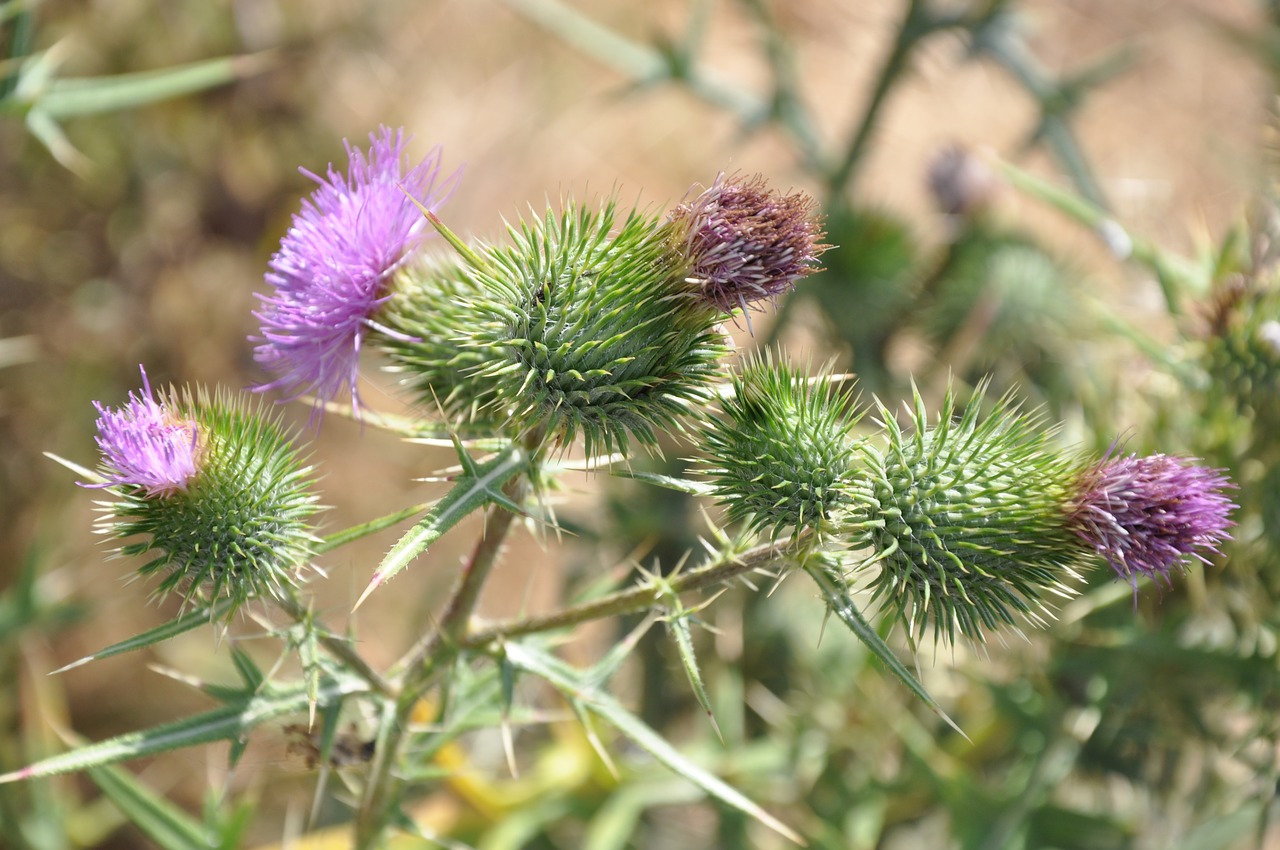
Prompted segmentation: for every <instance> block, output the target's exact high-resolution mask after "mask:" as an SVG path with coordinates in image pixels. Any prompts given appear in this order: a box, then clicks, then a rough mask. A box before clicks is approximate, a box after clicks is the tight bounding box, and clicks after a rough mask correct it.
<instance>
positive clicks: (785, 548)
mask: <svg viewBox="0 0 1280 850" xmlns="http://www.w3.org/2000/svg"><path fill="white" fill-rule="evenodd" d="M791 551H795V550H794V548H793V547H792V545H791V544H789V543H788V544H781V543H770V544H766V545H763V546H757V547H755V548H753V549H749V550H747V551H746V552H741V553H739V552H727V553H721V554H719V555H717V556H716V558H715V559H713V560H712V561H711V562H710V563H708V564H705V565H703V566H701V567H698V568H697V569H695V570H691V571H689V572H687V573H680V574H679V575H674V576H668V577H667V578H665V579H663V581H662V582H661V583H657V582H645V583H643V584H639V585H637V586H635V587H632V588H629V589H627V590H620V591H618V592H617V593H611V594H609V595H608V596H604V597H601V598H600V599H593V600H592V601H590V602H584V603H583V604H581V605H575V606H573V607H572V608H564V609H561V610H559V611H552V612H550V613H547V614H539V615H536V616H532V617H521V618H517V619H512V620H507V621H505V622H501V623H492V624H490V625H489V626H487V627H486V628H483V629H481V630H479V631H477V632H474V633H472V634H470V635H467V636H466V637H464V638H463V639H461V640H460V641H459V646H460V647H461V648H464V649H478V648H481V647H484V646H485V645H487V644H490V643H493V642H495V641H500V640H504V639H506V638H512V637H519V636H521V635H530V634H536V633H538V632H547V631H554V630H557V629H564V628H568V627H570V626H576V625H579V624H582V623H587V622H590V621H592V620H599V619H603V618H605V617H613V616H617V615H619V614H629V613H633V612H636V611H643V610H645V609H646V608H651V607H652V606H653V605H654V604H656V603H658V602H659V601H661V599H662V598H663V597H665V596H668V595H669V594H670V593H673V592H674V593H685V592H688V591H693V590H701V589H703V588H706V587H712V586H714V585H718V584H721V583H723V582H726V581H728V580H729V579H732V578H736V577H737V576H740V575H744V574H746V573H750V572H753V571H755V570H759V569H762V568H764V567H766V566H768V565H770V564H774V563H777V562H778V561H779V560H782V559H783V558H785V557H787V555H788V552H791Z"/></svg>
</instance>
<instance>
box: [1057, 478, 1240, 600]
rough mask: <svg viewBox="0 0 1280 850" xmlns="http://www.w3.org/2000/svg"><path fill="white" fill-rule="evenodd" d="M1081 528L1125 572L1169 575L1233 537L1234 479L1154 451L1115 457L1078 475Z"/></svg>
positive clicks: (1076, 514)
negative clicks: (1230, 493)
mask: <svg viewBox="0 0 1280 850" xmlns="http://www.w3.org/2000/svg"><path fill="white" fill-rule="evenodd" d="M1076 486H1077V488H1078V490H1077V495H1076V498H1075V501H1074V504H1073V509H1072V513H1071V523H1072V527H1073V529H1074V530H1075V533H1076V534H1077V535H1078V536H1079V537H1080V538H1081V539H1082V540H1084V541H1085V542H1086V543H1087V544H1088V545H1089V546H1091V547H1092V548H1093V549H1094V551H1096V552H1097V553H1098V554H1099V555H1101V556H1102V557H1104V558H1105V559H1106V560H1107V562H1108V563H1109V564H1110V565H1111V568H1112V569H1114V570H1115V571H1116V573H1117V574H1119V575H1120V576H1121V577H1122V578H1124V579H1127V580H1128V581H1129V582H1130V583H1131V584H1133V585H1134V588H1135V590H1136V588H1137V583H1138V577H1139V576H1140V575H1144V576H1148V577H1150V578H1152V579H1155V580H1157V581H1159V580H1164V581H1168V578H1169V574H1170V573H1171V572H1172V571H1173V569H1174V568H1175V567H1179V566H1180V565H1181V563H1182V562H1183V560H1184V559H1185V558H1186V557H1193V558H1197V559H1199V560H1201V561H1205V562H1206V563H1207V560H1206V557H1205V556H1206V555H1207V554H1210V553H1214V552H1218V551H1219V548H1218V547H1219V544H1221V543H1222V542H1223V541H1224V540H1228V539H1230V534H1228V533H1227V529H1228V528H1230V527H1231V526H1232V525H1234V523H1232V522H1231V521H1230V520H1229V519H1228V514H1230V512H1231V511H1232V510H1233V509H1234V508H1235V507H1236V506H1235V504H1234V503H1233V502H1232V501H1231V500H1230V499H1228V498H1227V497H1226V495H1224V492H1223V491H1224V490H1226V489H1227V488H1230V487H1232V486H1234V485H1232V484H1231V482H1230V481H1228V480H1227V479H1226V477H1224V476H1223V475H1222V471H1221V470H1217V469H1208V468H1206V467H1203V466H1197V465H1196V464H1195V463H1194V462H1193V461H1191V460H1184V459H1179V458H1173V457H1169V456H1167V455H1161V454H1156V455H1150V456H1148V457H1137V456H1130V457H1109V458H1105V459H1104V460H1102V461H1101V462H1100V463H1099V464H1097V465H1096V466H1094V467H1092V468H1090V469H1088V470H1086V471H1085V472H1084V473H1083V474H1082V475H1081V476H1080V477H1079V479H1077V485H1076Z"/></svg>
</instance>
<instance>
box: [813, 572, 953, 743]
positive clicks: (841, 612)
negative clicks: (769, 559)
mask: <svg viewBox="0 0 1280 850" xmlns="http://www.w3.org/2000/svg"><path fill="white" fill-rule="evenodd" d="M804 570H805V572H807V573H808V574H809V575H810V577H812V578H813V580H814V581H815V582H817V584H818V588H819V590H821V591H822V596H823V598H824V599H825V600H826V602H827V608H828V610H830V611H831V613H833V614H835V615H836V619H838V620H839V621H840V622H842V623H844V624H845V625H846V626H848V627H849V630H850V631H852V632H853V633H854V634H855V635H857V636H858V639H859V640H861V641H862V642H863V643H864V644H866V645H867V648H868V649H870V650H871V652H872V653H873V654H874V655H875V656H876V657H877V658H879V659H880V660H881V661H882V662H884V666H885V667H887V668H889V672H890V673H893V675H895V676H897V677H898V679H899V680H900V681H901V682H902V683H903V684H904V685H906V686H907V688H908V689H910V691H911V692H912V693H913V694H915V695H916V696H917V697H919V698H920V699H921V700H923V701H924V704H925V705H927V706H929V708H930V709H931V710H932V711H934V712H935V713H936V714H937V715H938V716H939V717H941V718H942V719H943V720H944V721H945V722H946V724H947V725H948V726H950V727H951V728H952V729H954V730H956V731H957V732H959V733H960V735H961V736H962V737H964V739H965V740H966V741H967V740H968V739H969V736H968V735H965V734H964V731H963V730H961V728H960V727H959V726H957V725H956V723H955V721H954V720H952V719H951V718H950V717H949V716H948V715H947V713H946V712H945V711H943V710H942V706H940V705H938V703H937V702H936V701H935V700H934V698H933V697H931V696H929V692H928V691H926V690H925V689H924V685H922V684H920V681H919V680H918V679H916V677H915V676H913V675H912V674H911V671H910V670H908V669H907V667H906V665H904V664H903V663H902V662H901V661H899V660H898V656H897V655H895V654H894V653H893V650H892V649H890V648H889V645H888V644H887V643H885V642H884V640H883V639H882V638H881V637H880V635H879V634H877V633H876V630H875V629H874V628H872V627H871V624H870V623H868V622H867V621H866V619H865V618H864V617H863V616H862V612H861V611H859V610H858V606H857V605H855V604H854V601H853V599H852V598H851V597H850V596H849V591H848V589H847V588H846V587H845V586H844V583H843V582H839V581H836V580H835V579H834V578H833V577H832V576H831V574H830V573H829V572H828V571H827V568H826V567H824V566H823V565H821V564H819V563H816V562H810V563H808V564H805V566H804Z"/></svg>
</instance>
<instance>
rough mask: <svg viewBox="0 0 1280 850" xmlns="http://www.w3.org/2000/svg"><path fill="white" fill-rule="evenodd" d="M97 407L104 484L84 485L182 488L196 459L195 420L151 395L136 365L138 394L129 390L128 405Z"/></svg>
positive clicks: (160, 491)
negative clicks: (140, 390) (140, 391)
mask: <svg viewBox="0 0 1280 850" xmlns="http://www.w3.org/2000/svg"><path fill="white" fill-rule="evenodd" d="M93 406H94V407H96V408H97V409H98V436H97V437H96V438H95V439H96V440H97V443H98V448H100V449H101V450H102V459H103V462H104V464H105V465H106V467H107V483H105V484H85V485H84V486H86V487H111V486H113V485H118V484H130V485H133V486H135V487H141V488H142V489H143V490H144V491H145V492H146V494H147V495H148V496H167V495H170V494H172V493H175V492H177V491H179V490H185V489H187V483H188V482H189V481H190V480H191V479H192V478H193V477H194V476H195V474H196V471H197V466H198V462H199V432H198V429H197V427H196V423H195V422H193V421H192V420H189V419H180V418H178V417H176V416H175V415H174V414H173V412H172V411H170V410H169V409H167V408H166V407H165V406H164V405H163V404H160V403H159V402H157V401H156V400H155V399H154V398H153V397H152V394H151V383H150V382H149V381H148V380H147V372H146V370H145V369H143V370H142V394H141V395H136V394H134V393H129V402H128V404H126V405H124V406H123V407H121V408H120V409H119V410H110V409H108V408H106V407H103V406H102V405H101V404H100V403H98V402H96V401H95V402H94V403H93Z"/></svg>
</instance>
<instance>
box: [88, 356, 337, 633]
mask: <svg viewBox="0 0 1280 850" xmlns="http://www.w3.org/2000/svg"><path fill="white" fill-rule="evenodd" d="M144 382H145V374H144ZM98 409H99V413H100V414H101V415H100V417H99V419H98V444H99V446H100V447H101V448H102V451H103V456H104V473H105V475H104V477H105V478H106V479H107V484H105V485H97V486H110V487H113V488H114V491H113V492H114V493H115V494H116V495H117V497H118V498H117V499H116V500H115V501H114V502H110V503H107V504H106V505H105V506H104V514H105V515H104V517H103V518H102V520H101V521H100V526H101V529H102V530H103V531H104V532H105V533H108V534H111V535H113V536H115V537H119V538H131V537H139V536H140V537H141V538H142V539H141V540H137V541H135V542H132V543H127V544H125V545H124V546H122V547H121V549H120V552H121V553H122V554H124V555H143V554H148V555H151V556H152V560H151V561H149V562H148V563H147V564H145V565H144V566H143V567H142V568H141V569H140V570H139V572H140V573H141V574H142V575H151V574H153V573H159V574H162V575H163V579H162V581H161V582H160V585H159V587H158V588H157V594H159V595H165V594H167V593H169V592H171V591H174V590H178V591H179V592H181V593H182V595H183V597H184V599H185V600H186V601H188V602H189V601H191V600H193V599H202V600H205V601H210V602H211V601H216V600H219V599H231V600H233V602H234V605H233V606H232V609H231V610H232V611H234V610H235V608H238V607H239V605H241V604H243V603H244V602H246V601H247V600H249V599H252V598H255V597H258V596H262V595H278V594H279V593H281V592H282V591H283V590H284V589H285V588H287V587H291V586H293V585H294V584H295V583H296V581H297V576H298V573H299V571H300V570H301V568H302V567H303V566H305V564H306V563H307V561H308V560H309V559H310V557H311V552H312V546H313V544H314V543H315V537H314V536H313V535H312V533H311V527H310V519H311V517H312V515H314V514H315V513H316V512H317V510H319V508H318V506H317V505H316V497H315V496H314V495H312V493H311V491H310V481H309V477H310V473H311V468H310V467H306V466H303V462H302V460H301V459H300V457H299V454H298V451H297V449H295V448H294V447H293V445H292V444H291V442H290V440H289V437H288V435H287V434H286V433H285V432H284V430H283V429H282V428H281V426H280V424H279V418H278V417H275V416H268V415H264V414H263V413H262V412H261V410H260V409H259V408H258V406H257V405H251V404H246V403H245V402H243V401H242V400H239V399H235V398H232V397H230V396H229V395H227V394H224V393H222V392H218V393H216V394H215V395H214V396H213V397H212V398H211V397H210V396H209V395H208V394H207V393H206V392H204V391H203V390H198V391H196V392H194V393H193V392H191V391H189V390H187V391H184V392H181V393H179V392H177V391H175V390H173V389H170V390H169V391H168V392H163V393H161V394H160V397H159V399H158V400H157V399H156V398H155V397H153V394H152V392H151V387H150V385H149V384H144V393H143V394H142V395H140V396H137V395H135V396H131V397H130V401H129V403H128V404H127V405H125V406H124V407H122V408H120V409H119V410H110V409H107V408H104V407H102V406H101V405H99V406H98Z"/></svg>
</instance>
